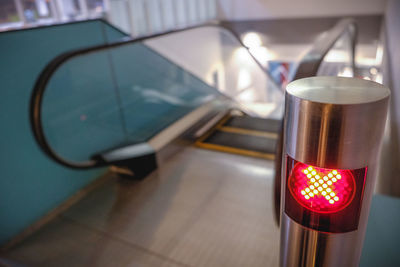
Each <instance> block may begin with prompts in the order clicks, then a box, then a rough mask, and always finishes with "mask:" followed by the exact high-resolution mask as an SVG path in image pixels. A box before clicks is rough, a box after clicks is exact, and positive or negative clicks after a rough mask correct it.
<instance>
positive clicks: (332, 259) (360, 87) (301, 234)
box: [280, 77, 390, 267]
mask: <svg viewBox="0 0 400 267" xmlns="http://www.w3.org/2000/svg"><path fill="white" fill-rule="evenodd" d="M389 95H390V92H389V89H387V88H386V87H384V86H382V85H379V84H377V83H374V82H369V81H364V80H361V79H352V78H339V77H312V78H306V79H300V80H297V81H295V82H292V83H291V84H289V85H288V87H287V91H286V113H285V130H284V131H285V133H284V138H285V139H284V151H286V153H284V155H285V154H286V155H289V156H290V157H292V158H294V159H296V160H298V161H300V162H303V163H306V164H310V165H313V166H319V167H322V168H341V169H358V168H363V167H368V170H367V176H366V182H365V188H364V195H363V200H362V207H361V214H360V221H359V226H358V230H356V231H353V232H347V233H335V234H330V233H322V232H318V231H315V230H311V229H307V228H305V227H303V226H301V225H299V224H298V223H296V222H294V221H293V220H291V219H290V218H289V217H288V216H287V215H286V214H285V213H284V212H283V214H281V218H282V227H281V245H280V249H281V251H280V265H281V266H296V267H298V266H327V267H330V266H357V265H358V262H359V258H360V255H361V249H362V243H363V238H364V234H365V230H366V223H367V219H368V213H369V207H370V202H371V196H372V191H373V187H374V183H375V178H376V171H377V168H376V167H377V164H378V156H379V149H380V144H381V141H382V136H383V130H384V126H385V122H386V116H387V107H388V100H389ZM285 161H286V160H285ZM283 166H286V164H283ZM282 177H286V173H285V170H282ZM285 180H286V179H282V191H281V211H282V210H284V209H283V207H284V205H285V197H284V192H285V191H284V189H285V186H286V185H285Z"/></svg>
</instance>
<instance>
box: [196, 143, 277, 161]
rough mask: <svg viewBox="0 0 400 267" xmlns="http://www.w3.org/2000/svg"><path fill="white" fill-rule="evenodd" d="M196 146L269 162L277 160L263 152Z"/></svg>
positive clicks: (272, 155) (217, 146)
mask: <svg viewBox="0 0 400 267" xmlns="http://www.w3.org/2000/svg"><path fill="white" fill-rule="evenodd" d="M195 145H196V146H197V147H200V148H204V149H212V150H218V151H222V152H226V153H234V154H239V155H244V156H251V157H257V158H264V159H269V160H274V159H275V155H274V154H269V153H262V152H258V151H253V150H247V149H240V148H234V147H228V146H221V145H216V144H210V143H203V142H196V143H195Z"/></svg>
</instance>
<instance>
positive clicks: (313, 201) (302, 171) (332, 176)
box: [288, 162, 356, 213]
mask: <svg viewBox="0 0 400 267" xmlns="http://www.w3.org/2000/svg"><path fill="white" fill-rule="evenodd" d="M288 186H289V190H290V193H291V194H292V195H293V196H294V198H295V199H296V200H297V201H298V202H299V203H300V204H301V205H303V206H304V207H305V208H308V209H310V210H313V211H316V212H322V213H323V212H326V213H328V212H337V211H339V210H341V209H343V208H345V207H346V206H347V205H348V204H349V203H350V202H351V201H352V200H353V198H354V193H355V191H356V188H355V187H356V185H355V181H354V177H353V175H352V173H351V171H348V170H336V169H325V168H317V167H313V166H310V165H306V164H302V163H300V162H299V163H298V164H297V165H296V166H295V167H294V169H293V170H292V172H291V176H290V177H289V180H288Z"/></svg>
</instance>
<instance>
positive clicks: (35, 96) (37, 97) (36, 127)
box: [29, 19, 280, 169]
mask: <svg viewBox="0 0 400 267" xmlns="http://www.w3.org/2000/svg"><path fill="white" fill-rule="evenodd" d="M99 20H101V21H103V20H102V19H99ZM106 23H108V22H106ZM206 27H218V28H222V29H224V30H226V31H227V32H229V33H230V34H231V35H232V36H233V37H234V38H235V39H236V41H238V43H239V44H240V45H241V46H242V47H244V48H246V46H245V45H244V44H243V42H242V40H241V39H240V37H239V36H238V35H237V34H236V33H235V32H234V31H233V30H231V29H230V28H228V27H226V26H224V25H223V24H221V23H219V22H211V23H206V24H201V25H196V26H191V27H186V28H181V29H176V30H171V31H167V32H163V33H157V34H153V35H149V36H144V37H138V38H131V37H125V38H123V39H122V40H120V41H116V42H112V43H107V44H102V45H96V46H92V47H87V48H81V49H76V50H72V51H68V52H65V53H62V54H61V55H59V56H57V57H55V58H54V59H53V60H52V61H50V63H48V64H47V66H46V67H45V68H44V69H43V71H42V72H41V73H40V75H39V77H38V79H37V80H36V83H35V85H34V87H33V91H32V95H31V100H30V109H29V110H30V124H31V128H32V131H33V135H34V137H35V139H36V141H37V143H38V144H39V147H40V148H41V149H42V150H43V151H44V152H45V154H46V155H47V156H49V157H50V158H51V159H53V160H54V161H56V162H58V163H60V164H61V165H64V166H67V167H70V168H75V169H88V168H94V167H99V166H103V165H104V163H102V162H100V161H98V160H96V159H90V160H87V161H82V162H72V161H69V160H67V159H64V158H63V157H61V156H60V155H58V153H57V152H56V151H54V150H53V149H52V147H51V146H50V144H49V142H48V141H47V138H46V136H45V133H44V129H43V123H42V116H41V113H42V102H43V97H44V94H45V91H46V88H47V84H48V82H49V81H50V79H51V77H52V75H53V74H54V73H55V71H56V70H57V69H58V68H59V67H60V66H61V65H62V64H63V63H65V62H66V61H67V60H69V59H71V58H73V57H76V56H82V55H85V54H88V53H93V52H98V51H102V50H106V49H111V48H115V47H119V46H124V45H129V44H135V43H140V42H143V41H146V40H149V39H154V38H157V37H162V36H166V35H169V34H173V33H179V32H184V31H189V30H193V29H198V28H206ZM246 51H247V52H248V54H249V55H250V56H251V58H252V59H253V60H254V61H255V63H256V64H257V65H258V66H259V68H260V69H261V70H262V71H263V72H264V73H265V74H266V75H267V76H268V78H269V80H270V82H272V83H273V84H274V85H275V86H276V87H277V88H280V86H278V85H277V84H276V82H275V81H274V79H273V78H272V77H271V75H270V73H269V72H268V71H267V70H266V69H264V68H263V67H262V65H261V63H260V62H258V61H257V60H256V58H255V57H254V56H253V55H252V54H251V53H250V51H249V50H248V48H246Z"/></svg>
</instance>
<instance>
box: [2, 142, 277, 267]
mask: <svg viewBox="0 0 400 267" xmlns="http://www.w3.org/2000/svg"><path fill="white" fill-rule="evenodd" d="M272 177H273V163H272V162H269V161H266V160H261V159H255V158H249V157H243V156H237V155H232V154H223V153H219V152H213V151H208V150H202V149H196V148H193V147H187V148H185V149H184V150H183V151H182V152H179V153H177V154H175V155H174V156H173V157H172V158H170V159H169V160H168V161H167V162H166V163H165V164H163V165H162V166H160V168H159V169H158V170H157V171H156V172H154V173H152V174H151V175H150V176H149V177H147V178H146V179H145V180H143V181H139V182H138V181H128V180H121V179H117V178H112V179H111V180H110V181H109V182H107V183H105V184H104V185H102V186H101V187H100V188H98V189H97V190H95V191H94V192H92V193H91V194H89V195H88V196H87V197H86V198H84V199H83V200H82V201H80V202H79V203H78V204H76V205H75V206H73V207H72V208H70V209H69V210H68V211H67V212H65V213H64V214H62V215H61V216H59V217H58V218H57V219H56V220H55V221H53V222H52V223H50V224H49V225H47V226H45V227H44V228H43V229H41V230H40V231H39V232H37V233H36V234H34V235H32V236H31V237H30V238H28V239H27V240H25V241H24V242H22V243H21V244H19V245H17V246H16V247H14V248H13V249H12V250H10V251H9V252H8V253H7V254H6V256H7V257H8V258H10V259H11V260H15V261H17V262H20V263H23V264H26V265H28V266H277V265H278V244H279V233H278V228H277V227H276V225H275V223H274V221H273V213H272V211H273V207H272V204H273V202H272Z"/></svg>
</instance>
